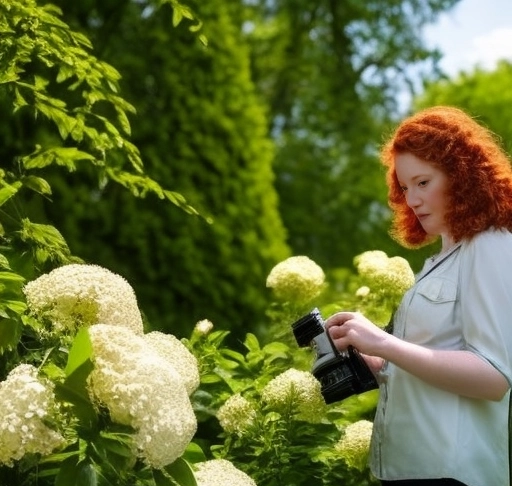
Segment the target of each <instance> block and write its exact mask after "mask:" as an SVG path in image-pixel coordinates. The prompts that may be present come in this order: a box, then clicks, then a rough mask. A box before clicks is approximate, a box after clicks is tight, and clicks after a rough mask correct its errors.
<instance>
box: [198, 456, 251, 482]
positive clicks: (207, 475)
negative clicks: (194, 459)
mask: <svg viewBox="0 0 512 486" xmlns="http://www.w3.org/2000/svg"><path fill="white" fill-rule="evenodd" d="M195 467H196V472H195V478H196V481H197V486H227V485H233V486H235V485H236V486H257V485H256V483H255V482H254V480H253V479H252V478H251V477H249V476H248V475H247V474H246V473H244V472H243V471H240V469H237V468H236V467H235V466H234V465H233V463H231V462H229V461H227V460H226V459H213V460H211V461H205V462H198V463H196V464H195Z"/></svg>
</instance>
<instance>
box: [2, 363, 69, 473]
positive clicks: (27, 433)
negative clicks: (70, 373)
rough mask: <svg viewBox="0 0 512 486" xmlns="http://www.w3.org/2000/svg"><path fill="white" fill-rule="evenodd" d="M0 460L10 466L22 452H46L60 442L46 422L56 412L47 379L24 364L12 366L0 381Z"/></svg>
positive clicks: (52, 394) (58, 436) (60, 436)
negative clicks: (40, 377) (39, 376)
mask: <svg viewBox="0 0 512 486" xmlns="http://www.w3.org/2000/svg"><path fill="white" fill-rule="evenodd" d="M0 404H1V405H0V464H5V465H7V466H12V465H13V463H14V461H17V460H20V459H21V458H22V457H23V456H24V455H25V454H27V453H32V454H42V455H43V456H45V455H48V454H50V453H51V452H52V451H53V450H55V449H56V448H58V447H60V446H61V445H63V444H64V438H63V437H62V435H61V434H60V433H59V432H57V431H55V430H52V429H50V428H49V427H48V426H47V425H46V424H45V421H47V420H48V419H49V418H51V417H52V415H53V414H54V413H55V412H56V405H55V395H54V393H53V388H52V385H51V383H50V382H46V381H43V380H41V379H39V378H38V373H37V369H36V368H34V367H33V366H31V365H28V364H21V365H18V366H17V367H16V368H14V369H13V370H12V371H11V372H10V373H9V375H8V376H7V378H6V380H5V381H3V382H1V383H0Z"/></svg>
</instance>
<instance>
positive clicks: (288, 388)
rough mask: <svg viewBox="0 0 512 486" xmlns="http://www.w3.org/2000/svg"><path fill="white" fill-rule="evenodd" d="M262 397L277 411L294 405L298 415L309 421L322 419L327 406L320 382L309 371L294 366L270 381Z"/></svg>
mask: <svg viewBox="0 0 512 486" xmlns="http://www.w3.org/2000/svg"><path fill="white" fill-rule="evenodd" d="M261 397H262V399H263V401H264V402H266V403H267V404H268V405H270V406H271V407H272V408H274V409H276V410H277V411H282V410H288V409H289V407H290V406H293V407H294V408H295V410H296V411H297V415H298V417H299V418H300V419H302V420H305V421H308V422H318V421H320V420H321V418H322V415H323V413H324V412H325V408H326V405H325V401H324V399H323V397H322V393H321V385H320V382H319V381H318V380H317V379H316V378H315V377H314V376H313V374H312V373H310V372H309V371H299V370H296V369H294V368H290V369H289V370H286V371H285V372H283V373H281V374H280V375H278V376H276V377H275V378H274V379H272V380H271V381H269V382H268V383H267V385H265V387H264V388H263V390H262V393H261Z"/></svg>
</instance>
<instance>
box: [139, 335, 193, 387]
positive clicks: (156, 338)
mask: <svg viewBox="0 0 512 486" xmlns="http://www.w3.org/2000/svg"><path fill="white" fill-rule="evenodd" d="M143 338H144V340H145V341H146V342H147V343H148V344H149V345H150V346H151V348H152V349H153V350H154V352H155V353H156V354H157V355H158V356H160V357H161V358H163V359H165V360H166V361H168V362H169V363H170V364H171V365H172V366H173V368H174V369H175V370H176V371H177V372H178V373H179V375H180V376H181V378H182V380H183V382H184V384H185V388H186V389H187V392H188V394H189V395H192V393H194V391H196V390H197V387H198V386H199V379H200V378H199V367H198V363H197V358H196V357H195V356H194V355H193V354H192V353H191V352H190V351H189V350H188V348H187V347H186V346H185V345H184V344H183V343H182V342H181V341H180V340H179V339H178V338H177V337H176V336H173V335H172V334H164V333H162V332H158V331H153V332H150V333H148V334H144V336H143Z"/></svg>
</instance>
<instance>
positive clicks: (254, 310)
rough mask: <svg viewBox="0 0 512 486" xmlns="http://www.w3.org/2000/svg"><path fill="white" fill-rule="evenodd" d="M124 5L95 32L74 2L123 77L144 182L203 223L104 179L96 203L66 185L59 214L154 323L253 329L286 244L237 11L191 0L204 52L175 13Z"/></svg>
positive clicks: (76, 243)
mask: <svg viewBox="0 0 512 486" xmlns="http://www.w3.org/2000/svg"><path fill="white" fill-rule="evenodd" d="M188 3H189V4H191V2H188ZM118 6H119V7H120V10H119V11H118V10H115V12H116V13H115V16H112V15H113V12H114V10H112V11H109V12H107V11H106V10H105V7H104V6H102V5H100V3H99V2H98V4H97V5H96V7H95V9H96V10H95V12H96V13H100V12H102V13H103V15H104V17H103V19H102V22H100V24H99V25H90V24H89V23H90V22H91V24H92V21H91V18H90V17H88V16H87V15H86V13H85V12H83V11H77V9H78V6H77V5H74V6H73V7H72V10H73V12H72V13H73V15H74V19H75V22H77V21H81V22H82V28H84V29H85V28H88V29H93V28H96V29H98V30H97V31H96V36H98V41H97V43H98V44H100V45H102V52H103V55H104V56H105V57H106V58H107V59H109V60H111V62H112V63H113V64H114V65H115V66H116V67H117V68H118V69H119V70H120V72H121V73H122V75H123V80H122V86H123V90H124V93H125V94H126V96H127V97H128V98H129V99H130V100H131V101H132V102H133V104H134V105H135V107H136V109H137V116H136V117H135V118H133V120H132V125H133V141H134V143H135V144H136V145H137V147H138V148H139V149H140V151H141V154H142V157H143V159H144V160H145V167H146V171H147V173H148V174H149V175H150V176H151V177H153V178H154V179H155V180H158V181H160V182H162V183H165V185H166V186H167V187H172V188H173V189H175V190H176V191H178V192H179V193H181V194H183V195H184V196H185V197H186V198H187V200H188V201H190V203H191V204H192V205H193V206H194V207H195V208H197V209H198V210H199V212H200V213H201V214H202V215H203V217H196V218H193V217H190V215H188V214H186V213H185V212H183V211H179V210H177V209H176V208H175V207H171V206H169V205H167V206H166V205H164V204H161V203H157V202H156V201H155V199H151V198H150V199H147V200H145V201H140V200H132V199H131V198H128V197H126V195H125V194H124V193H123V192H122V191H119V190H118V189H117V188H116V187H114V186H113V185H110V184H108V185H106V186H105V187H102V189H101V191H98V192H97V193H94V194H91V193H90V191H87V190H85V189H83V188H82V187H83V186H82V185H81V184H80V183H79V182H78V181H76V180H73V179H72V178H68V179H67V180H65V181H61V185H60V191H59V193H58V199H59V200H58V204H57V205H56V207H70V208H73V210H72V211H69V212H66V214H63V213H61V212H60V213H58V214H57V213H56V212H53V213H51V217H52V218H53V219H54V220H58V221H59V227H60V228H62V231H63V233H64V235H65V237H66V238H67V240H68V242H69V244H70V246H71V248H72V249H73V250H74V252H76V253H77V254H78V255H80V256H82V257H83V258H85V259H86V260H88V261H94V262H97V263H99V264H101V265H104V266H107V267H108V268H111V269H112V270H114V271H116V272H118V273H120V274H121V275H123V276H125V277H126V278H128V279H129V281H130V282H131V283H132V284H133V286H134V289H135V291H136V294H137V295H138V297H139V299H140V301H141V308H142V309H143V310H144V311H145V312H146V313H147V317H148V318H149V322H150V325H151V326H152V327H154V328H158V329H166V330H170V331H172V332H173V333H174V334H177V335H188V333H189V332H190V329H191V327H192V326H193V325H194V324H195V322H196V321H197V320H199V319H203V318H208V319H211V320H212V321H213V322H214V323H216V324H218V325H219V326H221V327H223V328H226V327H229V328H231V329H233V330H234V331H237V330H244V331H246V330H247V329H249V328H252V329H254V327H255V325H256V324H258V323H261V322H262V319H263V317H264V310H265V308H266V305H267V298H266V294H265V278H266V275H267V274H268V272H269V270H270V269H271V267H272V266H273V265H274V264H275V263H276V262H277V261H279V260H281V259H282V258H284V257H286V256H287V255H288V249H287V247H286V245H285V243H284V239H285V235H284V229H283V226H282V223H281V220H280V217H279V214H278V210H277V197H276V193H275V190H274V188H273V172H272V167H271V164H272V159H273V146H272V143H271V141H270V139H269V138H268V136H267V121H266V119H265V116H264V113H263V109H262V108H261V106H260V104H259V103H258V99H257V97H256V94H255V90H254V86H253V84H252V81H251V79H250V70H249V56H248V51H247V49H246V48H245V47H244V44H243V42H242V39H241V32H240V30H239V24H238V21H235V19H238V18H239V10H238V9H239V6H238V5H237V4H236V3H228V4H226V2H223V1H218V2H217V1H216V2H207V3H202V2H200V3H198V4H197V5H196V10H195V11H196V12H197V14H198V15H199V17H200V18H201V19H202V21H203V33H204V34H205V35H206V36H207V38H208V47H205V46H204V45H202V44H201V43H200V42H199V40H198V36H197V35H196V34H195V33H193V32H190V31H189V30H188V29H186V28H180V27H178V28H176V29H173V28H172V20H173V11H172V9H171V8H167V6H163V7H161V8H160V9H159V10H158V12H155V11H154V10H153V9H152V8H151V7H150V6H149V5H144V4H143V3H142V2H118ZM121 7H122V8H121ZM63 8H64V11H65V12H66V9H67V7H66V6H65V5H63ZM101 9H103V10H101ZM69 21H71V19H69ZM114 21H115V22H116V23H115V26H114V25H113V22H114ZM107 23H108V24H109V30H108V32H106V31H104V30H102V29H103V28H104V26H105V25H107ZM127 46H129V47H127ZM55 184H57V182H55ZM55 184H54V185H55ZM56 197H57V196H56ZM49 210H51V209H49Z"/></svg>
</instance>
